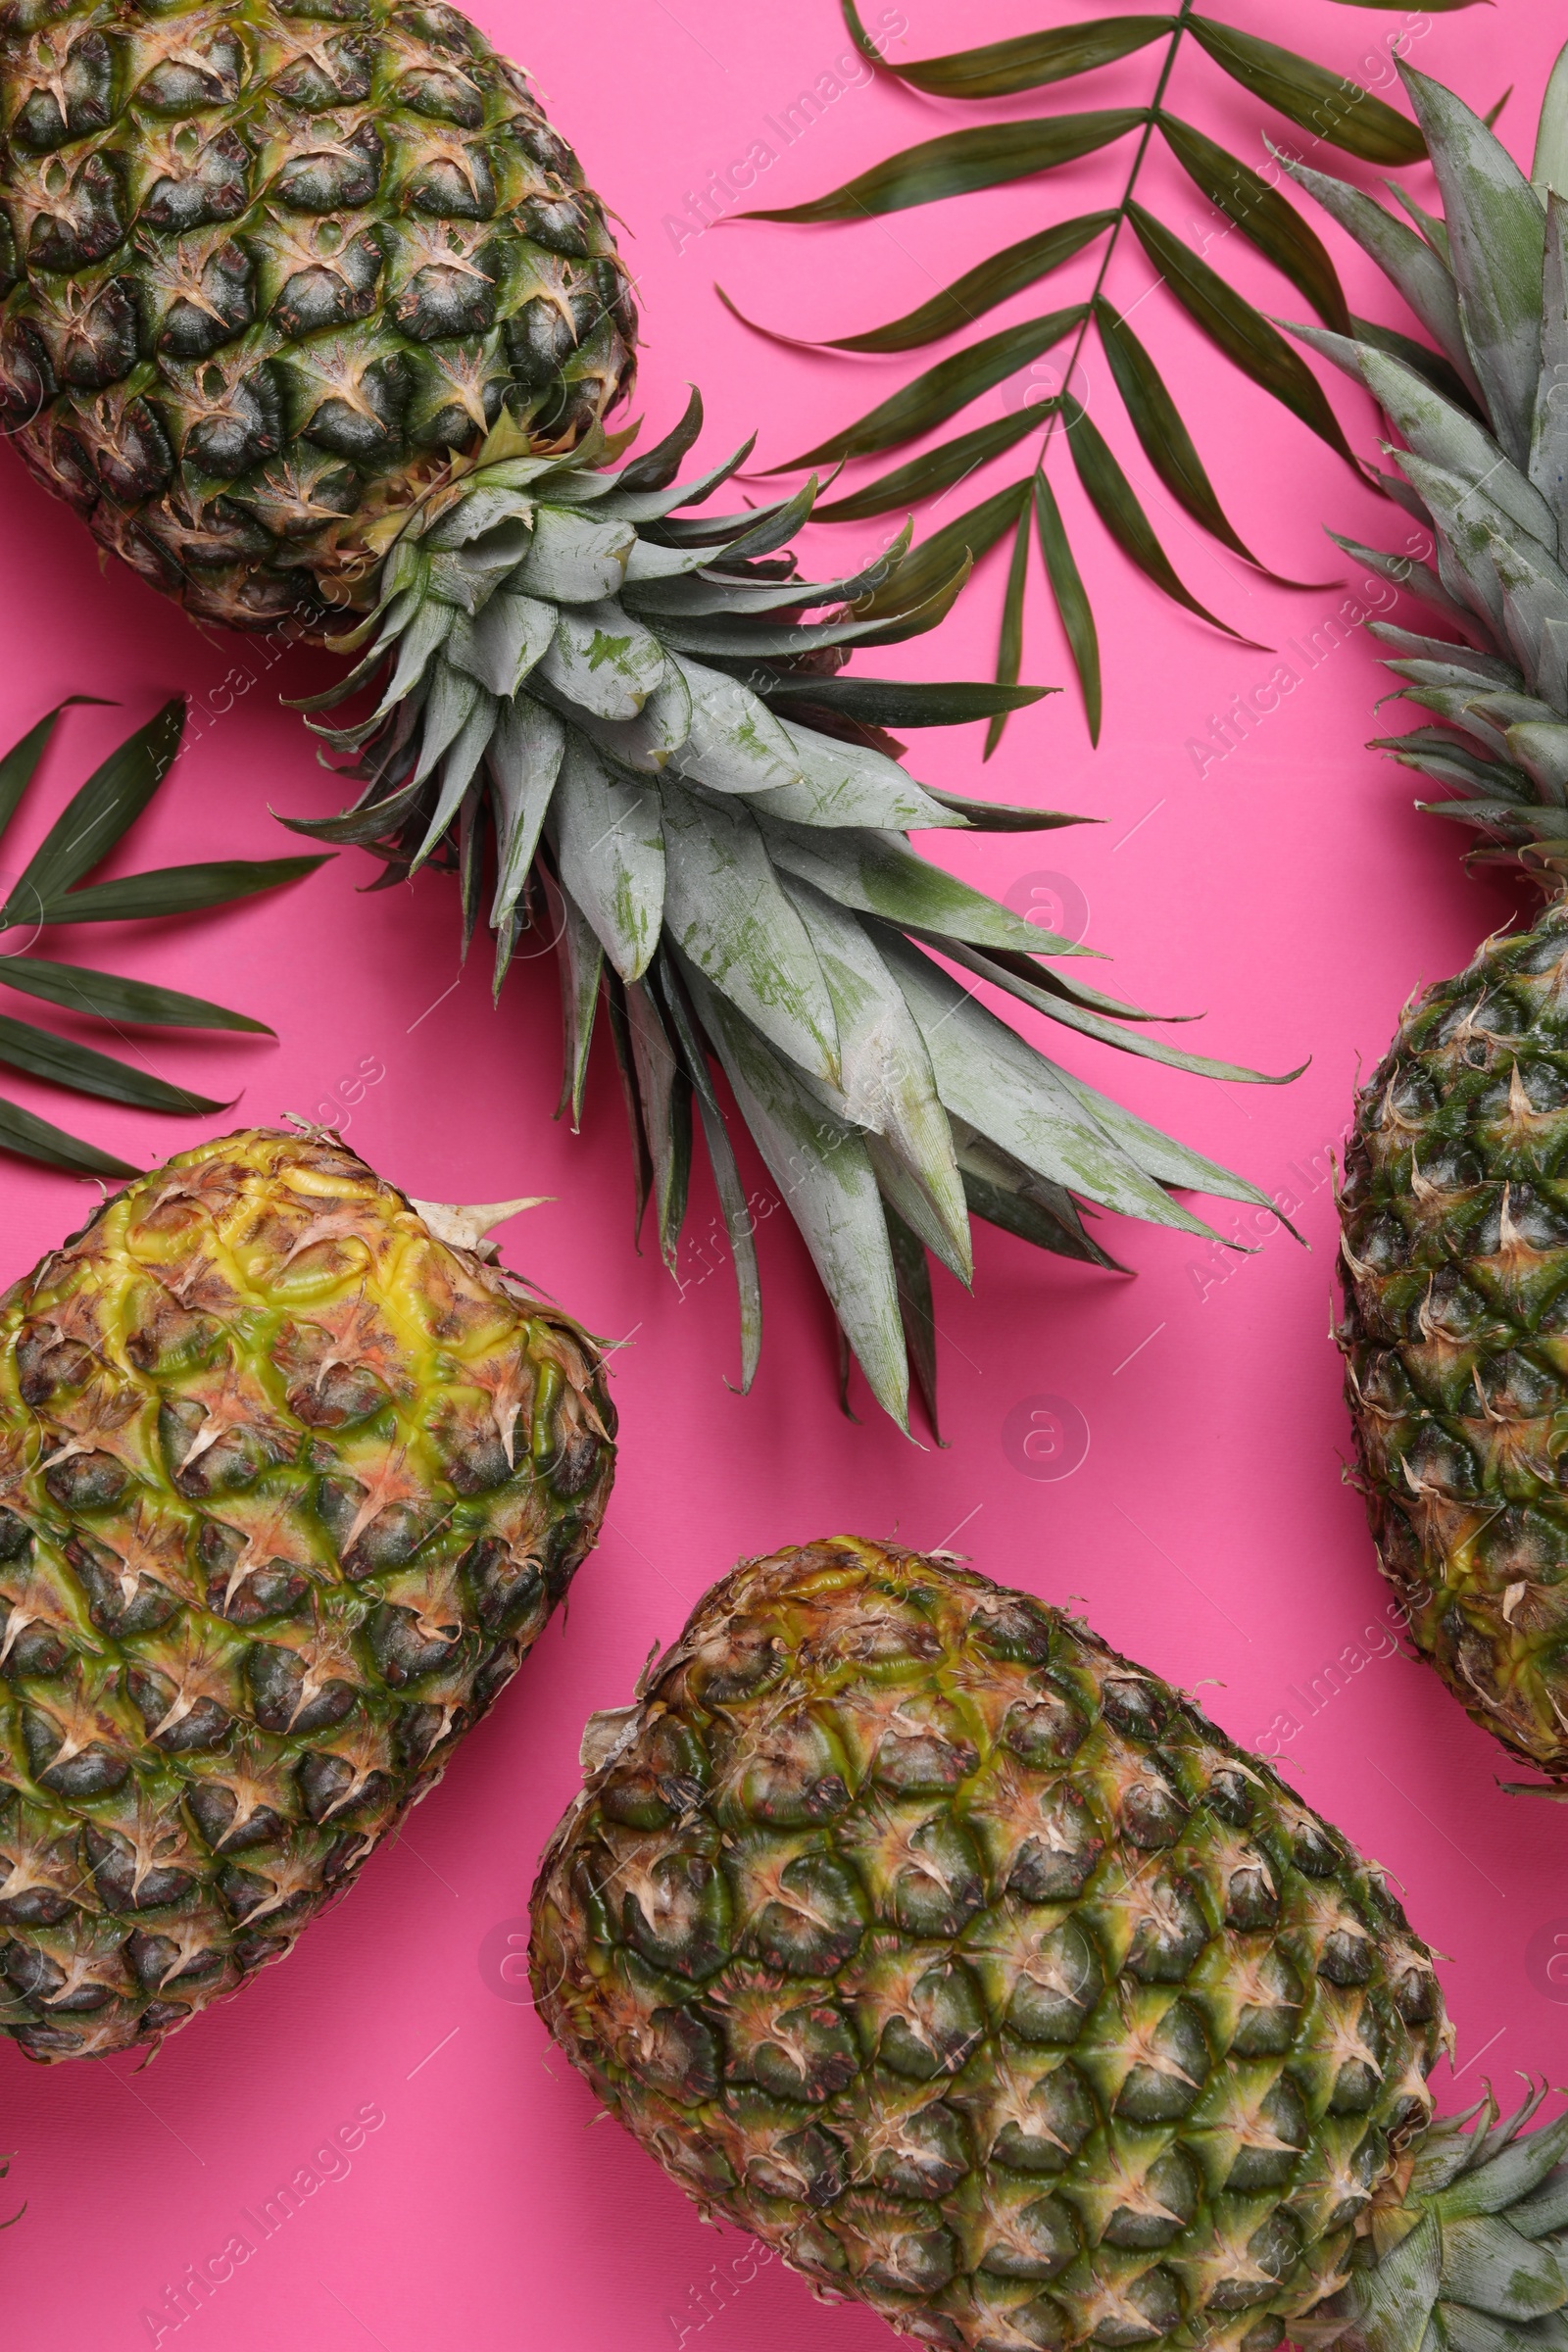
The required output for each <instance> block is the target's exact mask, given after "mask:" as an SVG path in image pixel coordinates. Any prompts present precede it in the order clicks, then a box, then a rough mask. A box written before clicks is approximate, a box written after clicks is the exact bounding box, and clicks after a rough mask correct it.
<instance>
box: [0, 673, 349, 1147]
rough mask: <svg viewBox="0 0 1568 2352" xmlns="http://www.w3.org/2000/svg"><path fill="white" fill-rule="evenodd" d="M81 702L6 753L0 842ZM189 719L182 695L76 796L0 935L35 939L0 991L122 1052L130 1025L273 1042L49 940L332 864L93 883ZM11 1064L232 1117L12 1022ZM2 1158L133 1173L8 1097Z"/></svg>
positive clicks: (10, 966) (21, 883)
mask: <svg viewBox="0 0 1568 2352" xmlns="http://www.w3.org/2000/svg"><path fill="white" fill-rule="evenodd" d="M98 699H99V698H97V697H96V696H92V695H72V696H70V697H69V698H68V700H67V701H66V702H64V703H57V704H56V706H55V708H54V709H53V710H52V711H46V712H45V714H44V716H43V717H42V718H40V719H39V720H38V721H37V723H36V725H34V726H32V727H30V728H29V729H28V731H27V733H26V734H25V735H24V736H23V738H22V740H21V742H20V743H17V744H14V745H13V746H12V748H11V750H10V751H9V752H7V753H6V754H5V755H4V757H3V758H0V837H3V836H4V834H5V833H6V831H7V830H8V829H9V827H10V826H11V825H12V824H13V822H14V821H15V819H16V818H17V816H18V814H19V812H20V810H21V809H22V807H23V804H24V802H25V798H26V795H27V790H28V787H29V786H30V785H31V783H32V781H33V778H34V776H35V774H36V772H37V769H38V765H39V762H40V761H41V760H42V758H43V755H44V752H45V751H46V749H47V748H48V745H49V741H50V738H51V737H52V735H53V734H54V731H55V728H56V726H57V725H58V723H59V720H60V716H61V713H62V712H63V711H66V710H67V709H69V708H70V706H71V705H72V704H73V703H82V702H93V701H96V700H98ZM184 724H185V706H184V703H183V702H182V701H180V700H179V699H178V698H175V699H174V700H173V701H172V702H168V703H166V704H165V705H164V708H163V709H162V710H161V711H159V712H158V713H157V715H156V717H154V718H151V719H149V720H148V722H147V724H146V725H145V726H144V727H139V728H138V729H137V730H136V732H135V734H133V735H131V736H128V737H127V738H126V740H125V741H124V742H123V743H122V744H120V745H119V746H118V747H117V748H116V749H115V750H114V751H113V752H111V753H110V755H109V757H108V759H107V760H104V761H103V763H102V764H101V765H100V766H99V767H98V768H96V769H95V770H94V772H93V773H92V775H90V776H89V777H88V779H87V781H86V783H85V784H83V785H82V786H81V787H80V788H79V790H78V791H76V792H75V793H73V796H72V798H71V799H70V801H68V802H67V804H66V806H65V808H64V809H62V810H61V812H60V814H59V816H58V817H57V818H56V819H55V821H54V823H53V824H52V825H51V826H50V827H49V830H48V832H47V833H46V834H45V836H44V838H43V840H42V841H41V842H40V843H39V845H38V847H37V849H36V850H35V851H34V852H33V854H32V856H31V858H29V859H28V860H27V863H26V865H25V867H24V869H23V871H22V874H21V876H20V878H19V879H18V880H17V881H16V882H14V883H13V884H12V886H11V889H10V892H9V894H8V896H7V898H6V901H5V905H4V907H0V929H5V930H10V929H12V928H17V929H19V930H25V932H26V933H27V934H28V937H27V939H26V942H25V945H24V946H22V947H19V948H17V949H14V950H11V951H8V952H0V988H6V989H13V990H15V991H16V992H17V994H18V995H19V996H25V997H32V998H36V999H39V1000H41V1001H42V1002H43V1003H45V1004H48V1005H56V1006H57V1007H58V1008H59V1009H60V1010H61V1011H63V1012H71V1013H75V1014H77V1015H78V1016H82V1017H84V1018H86V1019H88V1020H90V1021H95V1022H98V1023H100V1024H101V1025H102V1026H103V1027H104V1029H105V1030H107V1031H108V1032H110V1033H111V1034H112V1035H113V1036H114V1037H115V1038H117V1039H118V1040H120V1041H121V1042H122V1043H126V1042H128V1041H127V1040H126V1038H125V1030H126V1028H127V1027H130V1028H138V1027H142V1026H150V1027H155V1028H172V1029H228V1030H237V1031H249V1032H251V1033H252V1034H255V1035H259V1036H262V1037H270V1036H271V1035H272V1031H271V1030H270V1029H269V1028H268V1026H267V1024H266V1022H265V1021H257V1020H252V1019H251V1017H250V1015H249V1014H248V1013H243V1012H231V1011H230V1010H229V1009H228V1008H227V1006H225V1005H212V1004H209V1003H208V1002H207V1001H206V999H205V998H202V997H189V996H185V995H184V994H183V993H182V992H181V991H180V990H178V989H172V988H163V987H161V986H159V985H158V984H156V983H155V982H153V981H148V980H128V979H123V978H122V977H121V976H120V975H119V974H118V973H115V972H105V971H101V970H99V969H98V968H97V967H96V966H94V965H91V964H83V963H75V962H73V961H64V960H61V959H60V958H59V957H58V956H43V955H40V954H39V953H38V952H37V943H38V941H39V938H40V937H41V935H42V934H43V933H44V932H45V931H47V930H52V929H54V928H55V927H56V926H57V925H64V924H71V923H101V922H128V921H137V920H153V919H156V918H159V917H162V916H166V915H171V914H188V913H193V912H195V911H197V910H198V909H200V908H205V907H222V906H227V905H229V904H231V903H232V902H233V901H234V900H236V899H244V898H250V897H252V896H253V895H254V894H255V893H256V892H258V891H263V890H275V889H276V888H277V887H278V885H279V884H280V883H284V882H293V881H296V880H297V879H298V878H299V877H300V876H301V875H302V874H308V873H311V872H313V871H314V870H315V868H316V867H317V866H319V865H320V864H322V863H323V862H324V860H323V859H322V858H320V857H313V858H220V859H218V860H216V861H214V862H212V863H210V864H200V865H175V866H165V867H162V868H160V869H159V870H157V871H156V872H150V873H142V874H124V875H119V876H116V877H115V878H114V879H113V880H111V881H107V882H96V883H95V882H92V881H90V880H88V876H89V875H91V874H92V873H93V871H94V870H95V868H96V867H98V866H99V865H101V864H102V863H103V861H104V859H105V858H107V857H108V856H109V854H110V852H111V851H112V850H114V849H115V848H116V846H117V845H118V844H119V842H120V841H121V840H122V839H123V836H124V834H125V833H126V832H127V831H128V830H129V828H130V826H131V825H132V824H133V823H134V822H135V820H136V818H137V817H138V816H139V815H140V814H141V812H142V810H143V809H145V808H146V807H147V805H148V803H149V802H150V801H151V800H152V798H153V795H154V794H155V793H156V792H157V790H158V787H159V785H160V784H161V783H162V782H163V779H164V777H165V776H166V775H167V774H168V772H169V770H170V768H171V767H172V765H173V763H174V760H175V759H176V758H177V756H178V753H179V744H180V736H181V733H182V731H183V728H184ZM0 1064H3V1065H4V1066H6V1067H7V1068H9V1069H14V1070H20V1071H24V1072H25V1074H26V1075H27V1076H28V1077H31V1078H41V1079H43V1080H45V1081H46V1082H47V1083H48V1084H50V1085H53V1086H59V1087H64V1088H67V1089H69V1090H70V1091H71V1092H72V1093H74V1094H78V1095H94V1096H97V1097H98V1098H99V1099H100V1100H102V1101H104V1102H109V1103H126V1104H128V1105H130V1106H131V1107H133V1108H135V1109H140V1110H163V1111H174V1112H182V1113H185V1114H190V1113H194V1112H203V1111H213V1110H221V1109H222V1108H224V1107H225V1105H224V1104H222V1103H218V1102H215V1101H213V1100H212V1099H211V1098H210V1097H208V1096H206V1095H198V1094H195V1093H193V1092H192V1091H191V1089H190V1088H189V1087H183V1086H178V1085H175V1084H174V1083H173V1082H172V1081H171V1080H169V1079H166V1078H161V1077H159V1076H157V1075H156V1074H155V1073H154V1072H153V1071H151V1070H149V1069H148V1068H146V1067H145V1065H142V1064H138V1063H137V1062H133V1061H128V1060H126V1059H124V1058H123V1056H122V1055H120V1054H106V1053H101V1052H100V1051H99V1050H98V1048H97V1047H95V1046H88V1045H84V1044H82V1043H81V1042H80V1040H78V1039H76V1038H73V1037H67V1036H63V1035H62V1034H61V1033H60V1032H59V1031H58V1030H53V1029H46V1028H43V1027H41V1026H40V1025H39V1024H38V1023H37V1022H35V1021H24V1020H19V1019H17V1018H15V1017H14V1016H13V1015H11V1014H3V1015H0ZM0 1149H3V1150H5V1151H8V1152H18V1153H20V1154H21V1155H22V1156H23V1157H24V1158H25V1159H35V1160H40V1161H42V1162H43V1163H44V1165H45V1166H48V1167H55V1168H66V1169H69V1170H71V1172H72V1173H73V1174H74V1175H81V1176H135V1175H138V1174H139V1173H140V1170H139V1169H137V1168H135V1167H133V1166H132V1165H131V1164H130V1163H129V1161H127V1160H123V1159H120V1158H118V1157H116V1155H115V1154H114V1153H113V1152H105V1151H102V1150H100V1148H99V1147H98V1146H97V1145H96V1144H91V1143H88V1142H86V1141H84V1140H83V1139H82V1138H81V1137H78V1136H74V1135H71V1134H68V1133H67V1132H66V1131H65V1129H63V1128H60V1127H56V1126H53V1125H52V1124H51V1123H50V1122H49V1121H48V1120H46V1119H41V1118H39V1117H38V1116H37V1114H36V1113H35V1112H33V1111H29V1110H25V1109H24V1108H23V1107H22V1105H21V1104H20V1103H10V1102H7V1101H5V1100H3V1099H0Z"/></svg>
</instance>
